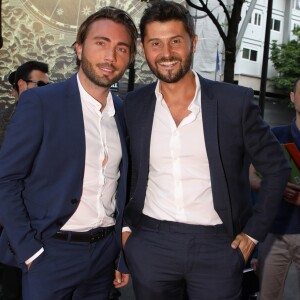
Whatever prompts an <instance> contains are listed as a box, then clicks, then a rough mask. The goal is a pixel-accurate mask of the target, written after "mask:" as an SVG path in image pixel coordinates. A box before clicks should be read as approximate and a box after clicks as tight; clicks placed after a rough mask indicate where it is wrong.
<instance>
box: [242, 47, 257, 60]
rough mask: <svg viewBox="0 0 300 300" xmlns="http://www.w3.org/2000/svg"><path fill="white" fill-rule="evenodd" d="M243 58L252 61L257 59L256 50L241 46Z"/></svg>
mask: <svg viewBox="0 0 300 300" xmlns="http://www.w3.org/2000/svg"><path fill="white" fill-rule="evenodd" d="M243 58H244V59H248V60H252V61H257V51H256V50H252V49H248V48H243Z"/></svg>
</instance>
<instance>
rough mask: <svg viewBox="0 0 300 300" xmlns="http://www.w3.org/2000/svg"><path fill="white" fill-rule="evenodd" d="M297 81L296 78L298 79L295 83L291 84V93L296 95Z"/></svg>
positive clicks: (299, 78)
mask: <svg viewBox="0 0 300 300" xmlns="http://www.w3.org/2000/svg"><path fill="white" fill-rule="evenodd" d="M299 81H300V77H298V78H297V79H296V81H295V82H294V84H293V88H292V92H293V93H296V90H297V84H298V82H299Z"/></svg>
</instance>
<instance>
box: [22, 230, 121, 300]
mask: <svg viewBox="0 0 300 300" xmlns="http://www.w3.org/2000/svg"><path fill="white" fill-rule="evenodd" d="M44 249H45V251H44V252H43V253H42V254H41V255H40V256H39V257H38V258H37V259H35V260H34V261H33V263H32V265H31V267H30V269H29V271H28V272H25V273H24V274H23V297H24V300H54V299H55V300H62V299H63V300H68V299H70V300H71V299H72V300H83V299H84V300H107V298H108V297H109V292H110V290H111V286H112V282H113V278H114V267H115V260H116V257H117V255H118V253H119V247H118V246H117V241H116V237H115V233H114V232H112V233H110V234H109V235H108V236H107V237H105V238H104V239H102V240H99V241H97V242H95V243H89V242H70V241H63V240H57V239H54V238H50V239H48V240H46V241H45V243H44Z"/></svg>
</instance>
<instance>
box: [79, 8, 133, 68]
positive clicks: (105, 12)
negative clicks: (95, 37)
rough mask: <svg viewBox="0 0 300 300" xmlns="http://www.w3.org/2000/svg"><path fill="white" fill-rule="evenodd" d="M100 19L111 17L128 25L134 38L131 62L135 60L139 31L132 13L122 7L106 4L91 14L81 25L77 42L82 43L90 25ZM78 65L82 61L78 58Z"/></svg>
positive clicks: (127, 27)
mask: <svg viewBox="0 0 300 300" xmlns="http://www.w3.org/2000/svg"><path fill="white" fill-rule="evenodd" d="M100 19H109V20H112V21H114V22H115V23H118V24H122V25H124V26H125V27H126V29H127V30H128V33H129V35H130V37H131V40H132V41H131V45H130V62H133V60H134V57H135V54H136V40H137V36H138V32H137V29H136V26H135V24H134V22H133V20H132V18H131V17H130V15H129V14H128V13H127V12H126V11H124V10H122V9H118V8H115V7H113V6H106V7H103V8H101V9H100V10H98V11H97V12H95V13H94V14H92V15H90V16H89V17H88V18H87V19H86V20H85V21H84V22H83V23H82V24H81V25H80V27H79V30H78V33H77V38H76V43H77V44H79V45H82V44H83V43H84V41H85V39H86V36H87V34H88V31H89V28H90V25H91V24H92V23H94V22H95V21H97V20H100ZM77 65H78V66H79V65H80V61H79V60H78V59H77Z"/></svg>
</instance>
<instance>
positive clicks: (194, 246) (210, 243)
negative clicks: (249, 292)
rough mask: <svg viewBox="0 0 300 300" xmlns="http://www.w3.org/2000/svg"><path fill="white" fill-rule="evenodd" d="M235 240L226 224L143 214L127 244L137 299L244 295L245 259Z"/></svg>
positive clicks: (217, 299)
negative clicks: (177, 220) (192, 222)
mask: <svg viewBox="0 0 300 300" xmlns="http://www.w3.org/2000/svg"><path fill="white" fill-rule="evenodd" d="M230 244H231V238H230V237H229V236H228V235H227V233H226V231H225V228H224V227H223V225H217V226H200V225H188V224H181V223H175V222H166V221H162V222H161V221H158V220H155V219H152V218H149V217H146V216H143V218H142V221H141V223H140V226H139V227H138V228H137V229H136V230H134V231H133V233H132V234H131V235H130V237H129V239H128V241H127V243H126V245H125V255H126V259H127V262H128V266H129V270H130V273H131V275H132V283H133V288H134V292H135V295H136V299H137V300H150V299H151V300H152V299H155V300H182V299H187V298H188V299H189V300H202V299H203V300H221V299H227V300H229V299H230V300H237V299H240V296H241V286H242V275H243V268H244V265H245V261H244V258H243V255H242V253H241V251H240V250H239V249H238V250H234V249H232V248H231V246H230ZM185 290H186V292H185ZM185 293H186V294H185Z"/></svg>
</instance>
